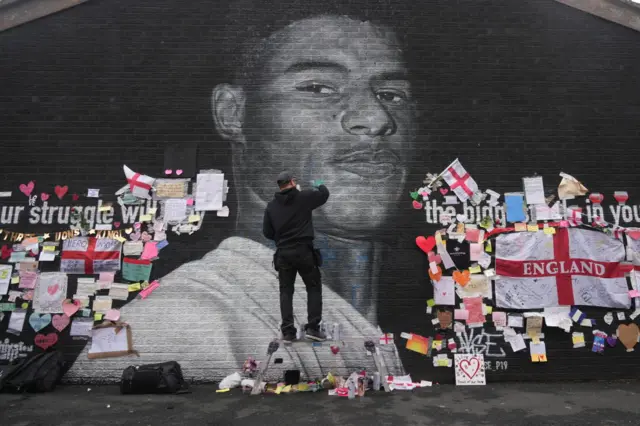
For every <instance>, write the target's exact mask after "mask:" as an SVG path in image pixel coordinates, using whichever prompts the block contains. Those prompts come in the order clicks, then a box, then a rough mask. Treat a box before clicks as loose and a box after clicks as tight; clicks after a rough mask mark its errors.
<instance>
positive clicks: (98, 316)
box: [93, 312, 102, 321]
mask: <svg viewBox="0 0 640 426" xmlns="http://www.w3.org/2000/svg"><path fill="white" fill-rule="evenodd" d="M93 320H94V321H102V314H100V313H98V312H96V313H95V314H94V315H93Z"/></svg>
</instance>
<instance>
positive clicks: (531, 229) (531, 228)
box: [527, 225, 539, 232]
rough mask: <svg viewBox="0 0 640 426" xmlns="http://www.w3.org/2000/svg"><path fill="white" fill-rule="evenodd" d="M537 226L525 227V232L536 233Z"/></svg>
mask: <svg viewBox="0 0 640 426" xmlns="http://www.w3.org/2000/svg"><path fill="white" fill-rule="evenodd" d="M538 230H539V228H538V225H527V231H529V232H538Z"/></svg>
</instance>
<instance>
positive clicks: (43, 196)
mask: <svg viewBox="0 0 640 426" xmlns="http://www.w3.org/2000/svg"><path fill="white" fill-rule="evenodd" d="M40 198H42V201H47V200H48V199H49V194H47V193H46V192H43V193H42V194H40Z"/></svg>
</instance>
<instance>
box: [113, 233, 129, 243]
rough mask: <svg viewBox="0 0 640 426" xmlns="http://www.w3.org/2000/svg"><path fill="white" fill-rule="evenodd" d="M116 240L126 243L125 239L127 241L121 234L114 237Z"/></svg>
mask: <svg viewBox="0 0 640 426" xmlns="http://www.w3.org/2000/svg"><path fill="white" fill-rule="evenodd" d="M113 239H114V240H118V241H120V242H121V243H124V242H125V241H127V239H126V238H123V237H121V236H120V235H116V236H115V237H113Z"/></svg>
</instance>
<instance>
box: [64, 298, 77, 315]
mask: <svg viewBox="0 0 640 426" xmlns="http://www.w3.org/2000/svg"><path fill="white" fill-rule="evenodd" d="M76 302H77V303H76ZM78 309H80V302H79V301H77V300H75V301H73V302H72V301H71V300H65V301H64V303H63V304H62V312H64V314H65V315H66V316H68V317H71V316H73V314H75V313H76V312H78Z"/></svg>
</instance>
